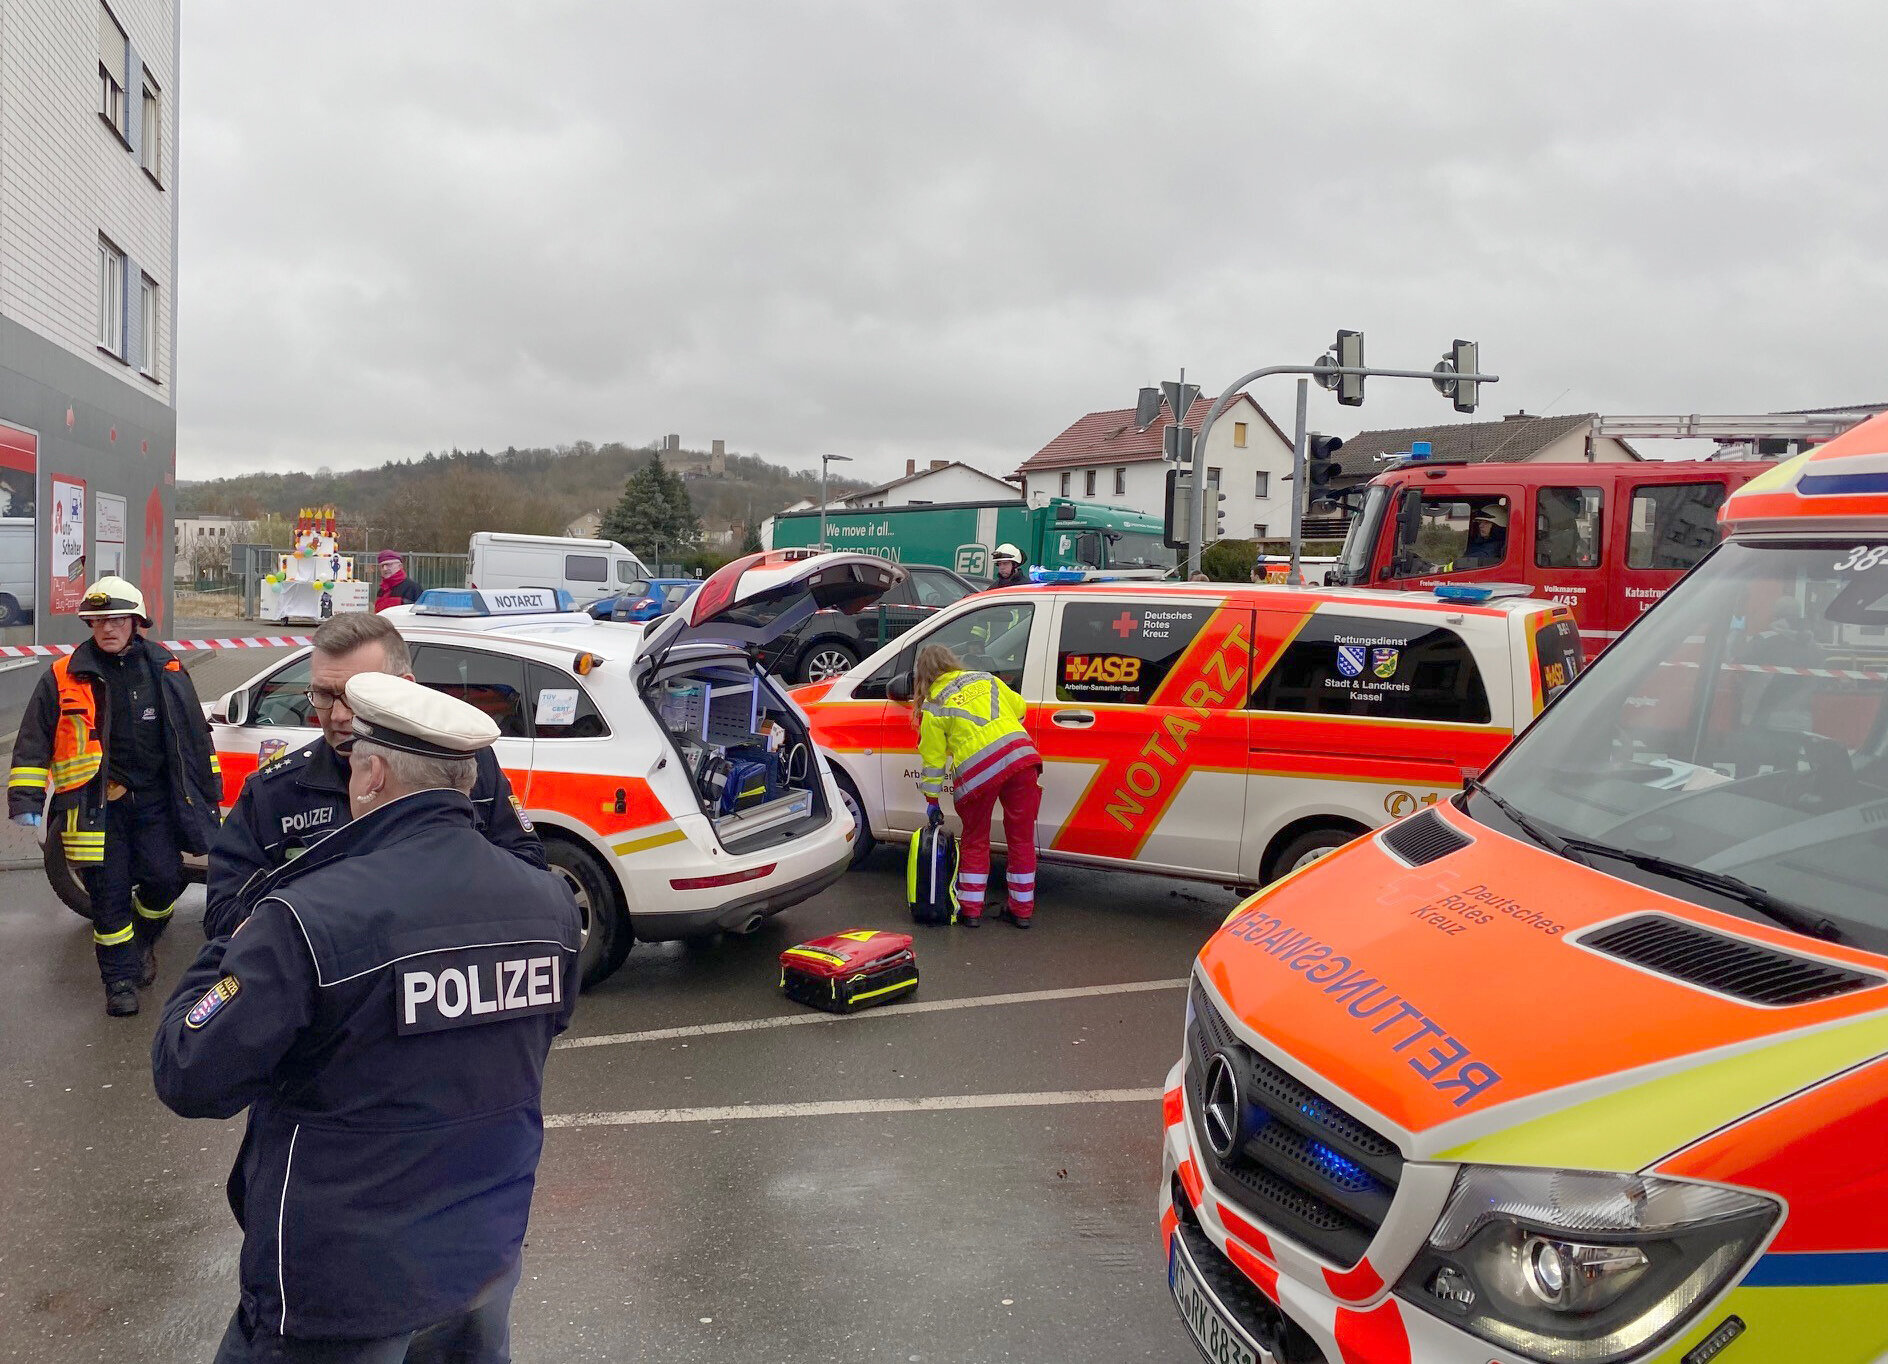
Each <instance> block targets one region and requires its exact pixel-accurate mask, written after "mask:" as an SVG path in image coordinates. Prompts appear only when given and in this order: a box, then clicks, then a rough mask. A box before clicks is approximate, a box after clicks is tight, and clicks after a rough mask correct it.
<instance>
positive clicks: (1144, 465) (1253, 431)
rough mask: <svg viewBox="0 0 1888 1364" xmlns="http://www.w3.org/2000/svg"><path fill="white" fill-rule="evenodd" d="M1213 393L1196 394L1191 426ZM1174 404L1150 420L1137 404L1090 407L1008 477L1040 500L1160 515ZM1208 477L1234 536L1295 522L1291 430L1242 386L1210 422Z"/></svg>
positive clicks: (1034, 501) (1275, 530) (1271, 532)
mask: <svg viewBox="0 0 1888 1364" xmlns="http://www.w3.org/2000/svg"><path fill="white" fill-rule="evenodd" d="M1212 405H1213V400H1212V399H1211V398H1208V397H1205V396H1201V397H1199V398H1197V399H1196V400H1195V401H1194V403H1193V406H1192V408H1191V409H1189V411H1188V413H1187V424H1188V425H1190V426H1192V427H1193V429H1194V430H1196V431H1197V430H1199V428H1200V427H1201V426H1202V425H1203V424H1204V423H1205V421H1206V414H1207V412H1208V410H1210V409H1211V407H1212ZM1172 425H1173V412H1172V410H1171V409H1169V408H1168V406H1167V405H1166V403H1165V402H1162V403H1161V404H1160V406H1159V409H1158V412H1157V415H1156V416H1155V417H1154V418H1153V420H1152V421H1150V422H1148V423H1147V425H1145V426H1141V425H1138V424H1137V421H1136V409H1135V408H1132V407H1124V408H1110V409H1107V410H1105V411H1101V412H1090V413H1088V414H1086V415H1085V416H1082V417H1079V418H1077V419H1076V420H1075V421H1074V422H1073V423H1072V424H1071V425H1070V426H1069V427H1068V428H1067V429H1066V430H1065V431H1063V432H1062V434H1061V435H1059V436H1057V437H1056V438H1055V439H1054V440H1052V441H1050V442H1049V443H1048V444H1047V445H1045V446H1043V447H1042V448H1041V449H1040V450H1038V451H1036V453H1035V454H1033V455H1031V456H1030V457H1029V458H1028V459H1026V460H1024V461H1023V463H1022V465H1021V467H1019V468H1018V469H1017V470H1016V472H1015V473H1013V474H1011V475H1010V477H1011V478H1012V479H1013V480H1016V481H1019V482H1021V484H1022V485H1023V496H1024V498H1025V499H1026V500H1027V501H1028V502H1029V503H1030V505H1032V506H1035V505H1038V504H1039V503H1041V502H1043V501H1044V500H1046V499H1048V498H1051V497H1070V498H1074V499H1075V500H1077V501H1094V502H1099V503H1103V504H1106V505H1108V506H1114V507H1129V508H1132V509H1133V510H1135V511H1139V512H1146V513H1147V514H1149V515H1151V516H1159V515H1161V514H1162V511H1163V510H1164V506H1165V502H1166V492H1167V470H1168V469H1169V468H1170V467H1171V466H1170V465H1168V464H1167V462H1166V461H1165V460H1163V459H1162V458H1161V457H1160V456H1161V446H1162V442H1163V441H1164V440H1165V439H1166V431H1167V428H1168V427H1170V426H1172ZM1206 447H1207V448H1206V455H1205V461H1204V462H1205V464H1206V481H1207V486H1208V487H1217V488H1218V489H1219V490H1220V491H1221V492H1223V493H1225V494H1226V501H1225V502H1224V503H1222V504H1221V505H1222V507H1223V508H1224V510H1225V516H1226V535H1227V537H1228V538H1230V539H1238V540H1249V539H1254V538H1258V539H1263V538H1266V537H1268V536H1277V535H1283V534H1285V533H1287V531H1288V529H1289V527H1290V525H1291V489H1292V484H1291V482H1290V480H1289V478H1288V477H1287V476H1288V475H1289V474H1290V473H1291V438H1290V437H1289V436H1287V435H1286V434H1285V433H1284V432H1283V431H1281V430H1280V429H1279V427H1278V423H1277V422H1275V421H1273V420H1272V419H1271V417H1270V416H1268V415H1267V414H1266V412H1265V409H1263V408H1262V407H1260V406H1259V405H1258V403H1256V402H1254V401H1253V399H1252V397H1251V395H1250V394H1246V393H1241V394H1240V395H1239V396H1238V397H1237V398H1235V399H1234V400H1233V402H1232V403H1231V404H1230V405H1228V407H1227V408H1226V410H1225V411H1224V412H1222V413H1220V415H1219V420H1218V421H1216V422H1214V423H1213V429H1212V431H1210V432H1209V433H1208V434H1207V439H1206Z"/></svg>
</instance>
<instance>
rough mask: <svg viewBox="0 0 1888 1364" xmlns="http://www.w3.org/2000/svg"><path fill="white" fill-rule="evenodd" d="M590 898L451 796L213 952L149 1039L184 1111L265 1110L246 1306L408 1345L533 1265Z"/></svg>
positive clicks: (322, 1332)
mask: <svg viewBox="0 0 1888 1364" xmlns="http://www.w3.org/2000/svg"><path fill="white" fill-rule="evenodd" d="M580 940H581V928H580V921H579V917H578V911H577V903H576V901H575V900H574V899H572V898H571V893H570V891H569V889H568V888H567V887H566V885H565V883H564V882H563V881H562V880H560V879H559V878H558V876H557V875H556V874H555V873H553V872H548V871H540V870H539V869H538V868H536V867H533V866H530V865H528V864H526V863H525V862H524V861H522V860H521V859H519V858H517V857H514V856H513V855H512V854H511V853H509V852H506V851H504V850H502V849H500V848H496V847H494V846H492V844H491V843H490V842H489V841H488V840H487V839H486V838H485V837H484V836H483V835H482V834H480V833H479V832H478V830H477V829H475V828H474V827H473V825H472V806H471V804H470V802H469V801H467V799H466V798H465V797H464V796H462V795H460V794H459V793H458V792H457V791H422V792H419V793H417V794H415V795H410V796H404V797H401V798H400V799H397V800H393V801H390V802H388V803H387V804H386V805H383V806H379V807H377V808H376V809H374V810H372V811H370V812H369V813H367V814H365V815H363V816H362V817H361V818H359V819H357V820H355V821H354V822H353V823H352V824H348V825H344V826H343V827H342V828H341V829H339V830H337V831H336V832H335V833H333V834H331V835H329V836H328V837H327V838H325V839H323V840H322V841H321V842H320V843H319V844H318V845H316V846H315V847H313V848H311V849H309V851H308V852H306V853H305V854H303V855H302V856H301V857H298V858H296V859H295V861H294V862H292V863H290V864H289V865H288V866H287V867H285V868H283V869H282V873H281V879H280V880H279V881H278V882H277V883H276V884H275V886H274V887H273V889H272V890H271V892H270V893H269V894H268V895H267V896H265V897H264V898H263V899H262V900H261V902H260V903H258V904H257V906H256V907H255V910H254V912H252V913H251V914H250V916H249V917H248V918H247V919H245V920H244V921H243V923H242V925H241V926H240V927H239V928H238V929H237V931H236V932H235V933H234V934H233V935H232V936H230V937H227V938H217V939H215V940H213V941H211V942H209V943H206V944H205V945H204V947H203V950H202V951H201V952H200V953H199V954H198V956H197V960H196V962H195V963H194V964H193V965H192V966H191V968H190V969H189V971H188V972H186V973H185V975H184V978H183V981H182V982H181V983H180V984H179V985H178V987H177V990H176V993H175V994H173V995H172V996H171V997H170V1000H169V1002H168V1003H166V1004H165V1006H164V1016H163V1019H162V1021H161V1022H160V1023H159V1025H158V1029H157V1035H156V1037H155V1038H154V1039H153V1040H152V1043H151V1065H152V1073H153V1077H154V1079H155V1080H156V1084H157V1093H158V1097H159V1098H161V1099H162V1100H163V1101H164V1102H165V1103H166V1104H168V1105H169V1106H170V1107H171V1108H172V1109H174V1110H175V1111H176V1112H178V1113H180V1114H182V1115H183V1116H184V1117H187V1118H227V1117H230V1116H231V1115H233V1114H235V1113H238V1112H240V1111H242V1109H243V1108H245V1107H247V1108H248V1109H249V1126H248V1129H247V1131H246V1132H245V1134H244V1136H243V1145H242V1150H241V1151H240V1152H239V1153H238V1155H237V1158H236V1165H235V1168H234V1169H233V1170H232V1171H231V1173H230V1180H229V1195H230V1207H231V1208H232V1210H233V1211H234V1212H235V1214H236V1220H237V1221H238V1222H240V1223H241V1224H242V1227H243V1250H242V1261H241V1275H240V1277H241V1282H242V1302H243V1307H244V1309H245V1311H246V1312H247V1313H249V1314H251V1319H252V1320H259V1321H263V1322H266V1323H267V1324H268V1325H269V1326H270V1327H271V1328H272V1329H274V1330H276V1331H278V1332H280V1333H281V1334H283V1335H287V1336H302V1337H312V1338H318V1339H324V1338H335V1337H344V1336H345V1337H355V1336H370V1337H371V1336H390V1335H398V1334H400V1333H401V1332H404V1331H411V1330H417V1329H419V1328H421V1327H424V1326H427V1325H430V1324H432V1323H434V1322H437V1321H439V1320H441V1319H442V1318H445V1317H447V1316H451V1315H452V1314H454V1313H456V1312H459V1311H463V1310H464V1309H465V1308H466V1307H467V1306H468V1305H469V1304H470V1303H471V1302H472V1301H473V1300H474V1299H475V1298H476V1297H477V1296H478V1295H479V1293H480V1291H481V1290H482V1289H484V1288H485V1287H486V1285H488V1284H490V1283H491V1282H493V1281H494V1280H495V1279H497V1278H498V1277H499V1275H501V1274H503V1273H505V1272H506V1271H507V1270H508V1269H509V1268H510V1267H511V1266H512V1265H513V1264H514V1263H516V1261H517V1258H518V1254H519V1250H520V1248H521V1247H522V1245H523V1243H524V1232H525V1221H526V1218H527V1216H528V1215H529V1213H530V1210H531V1192H532V1188H533V1185H534V1183H535V1180H536V1178H537V1164H538V1152H539V1149H540V1147H541V1146H542V1144H543V1126H544V1123H543V1113H542V1108H541V1097H542V1088H543V1078H544V1058H545V1056H546V1054H547V1053H548V1052H549V1051H550V1046H551V1039H552V1038H553V1037H555V1036H556V1035H557V1034H558V1033H559V1032H561V1031H562V1030H563V1029H564V1027H565V1025H566V1024H567V1023H568V1022H569V1021H570V1014H571V1010H572V1009H573V1008H574V1007H575V1005H576V1002H577V988H578V971H577V953H578V947H579V943H580Z"/></svg>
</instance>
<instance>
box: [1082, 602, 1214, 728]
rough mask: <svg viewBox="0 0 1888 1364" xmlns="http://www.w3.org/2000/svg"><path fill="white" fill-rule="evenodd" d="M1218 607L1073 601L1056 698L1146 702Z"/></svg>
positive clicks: (1201, 603)
mask: <svg viewBox="0 0 1888 1364" xmlns="http://www.w3.org/2000/svg"><path fill="white" fill-rule="evenodd" d="M1214 610H1215V607H1214V606H1213V605H1212V604H1211V603H1206V602H1176V603H1174V604H1172V605H1167V604H1165V603H1161V604H1158V605H1152V606H1147V605H1141V604H1138V603H1135V602H1129V601H1121V600H1115V601H1097V602H1090V601H1073V602H1070V603H1069V604H1068V605H1067V606H1065V607H1063V609H1062V633H1061V635H1060V636H1059V637H1058V638H1057V640H1056V663H1055V678H1056V683H1055V697H1056V700H1058V701H1093V702H1100V703H1104V704H1105V703H1108V702H1113V703H1115V704H1117V705H1145V704H1147V702H1148V701H1149V700H1150V699H1151V698H1152V697H1153V695H1154V692H1155V690H1156V689H1157V688H1159V686H1160V684H1161V682H1162V680H1163V679H1165V677H1166V676H1167V674H1168V673H1170V672H1172V671H1173V666H1174V664H1175V663H1177V662H1179V661H1180V655H1181V654H1182V653H1184V652H1185V650H1186V647H1187V645H1189V644H1191V643H1192V642H1193V637H1194V636H1195V635H1197V634H1199V633H1200V628H1201V627H1202V626H1204V625H1205V624H1206V621H1207V618H1208V617H1210V616H1211V615H1212V614H1213V611H1214Z"/></svg>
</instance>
